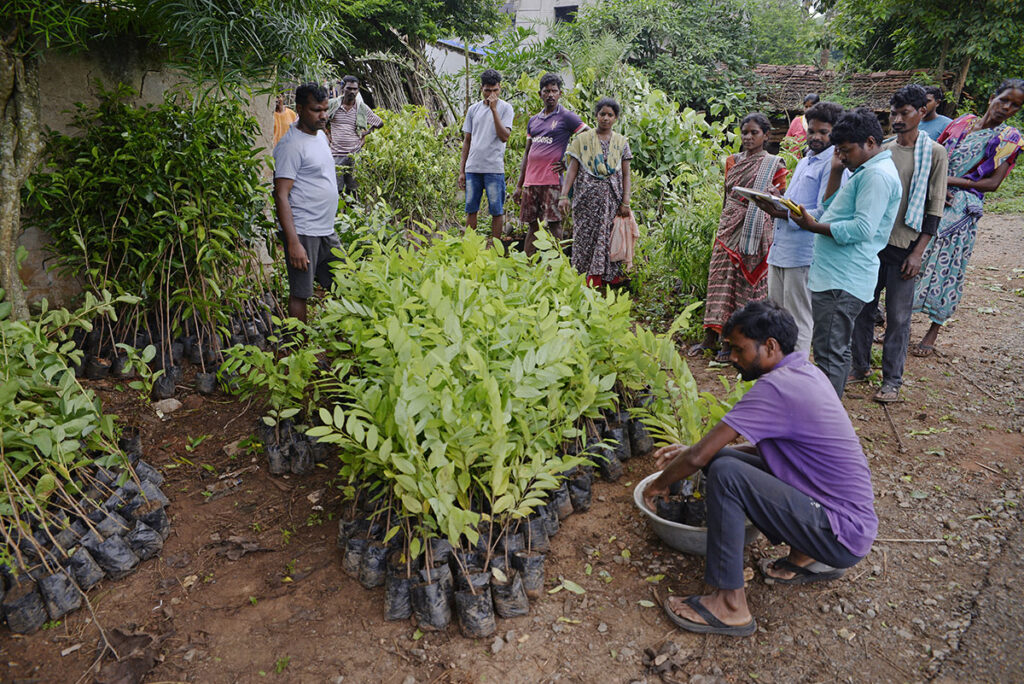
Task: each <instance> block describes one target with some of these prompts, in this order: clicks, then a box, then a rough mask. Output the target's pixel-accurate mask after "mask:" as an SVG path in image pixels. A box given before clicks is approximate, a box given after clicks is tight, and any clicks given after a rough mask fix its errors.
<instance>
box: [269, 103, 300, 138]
mask: <svg viewBox="0 0 1024 684" xmlns="http://www.w3.org/2000/svg"><path fill="white" fill-rule="evenodd" d="M298 118H299V115H298V114H296V113H295V110H294V109H292V108H291V107H285V106H284V100H283V99H281V96H280V95H278V96H277V102H276V103H275V104H274V147H277V141H278V140H280V139H281V136H283V135H284V134H285V133H287V132H288V127H289V126H291V125H292V124H293V123H295V120H296V119H298Z"/></svg>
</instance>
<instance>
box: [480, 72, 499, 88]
mask: <svg viewBox="0 0 1024 684" xmlns="http://www.w3.org/2000/svg"><path fill="white" fill-rule="evenodd" d="M499 83H501V74H499V73H498V72H497V71H496V70H495V69H486V70H485V71H484V73H482V74H480V85H486V86H496V85H498V84H499Z"/></svg>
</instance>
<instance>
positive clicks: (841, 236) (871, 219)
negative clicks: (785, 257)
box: [807, 150, 903, 302]
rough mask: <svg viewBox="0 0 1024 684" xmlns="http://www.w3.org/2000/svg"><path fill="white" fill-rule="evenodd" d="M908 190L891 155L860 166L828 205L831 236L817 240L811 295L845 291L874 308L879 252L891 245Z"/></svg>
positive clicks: (826, 214) (825, 214)
mask: <svg viewBox="0 0 1024 684" xmlns="http://www.w3.org/2000/svg"><path fill="white" fill-rule="evenodd" d="M902 196H903V185H902V184H901V183H900V176H899V172H898V171H896V165H895V164H893V163H892V153H891V152H889V151H888V150H884V151H882V152H879V153H878V154H876V155H875V156H874V157H872V158H871V159H869V160H868V161H866V162H865V163H863V164H861V165H860V166H859V167H858V168H857V169H856V170H855V171H854V172H853V175H852V176H850V181H849V182H848V183H847V184H846V185H844V186H843V187H841V188H840V189H839V190H838V191H837V192H836V193H835V194H833V195H832V196H831V197H829V198H828V199H826V200H825V203H824V205H823V209H824V211H823V212H822V213H821V216H820V218H819V219H818V221H819V222H821V223H826V224H828V225H829V228H830V229H831V232H832V235H831V236H828V235H815V236H814V260H813V262H812V263H811V268H810V271H809V272H808V274H807V286H808V288H809V289H810V290H811V292H825V291H826V290H844V291H846V292H849V293H850V294H852V295H853V296H854V297H856V298H857V299H859V300H861V301H863V302H870V301H871V298H872V297H873V296H874V292H875V281H876V279H877V278H878V252H879V251H881V250H882V248H883V247H885V245H886V243H887V242H888V241H889V233H890V232H891V231H892V224H893V222H894V221H895V220H896V212H897V211H899V208H900V198H901V197H902Z"/></svg>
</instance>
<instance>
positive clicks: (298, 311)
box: [274, 84, 341, 321]
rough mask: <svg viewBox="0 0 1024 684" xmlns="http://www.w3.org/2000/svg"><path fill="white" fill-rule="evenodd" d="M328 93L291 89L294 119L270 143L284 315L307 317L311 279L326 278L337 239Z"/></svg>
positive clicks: (317, 88) (303, 87) (304, 87)
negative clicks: (282, 269) (285, 269)
mask: <svg viewBox="0 0 1024 684" xmlns="http://www.w3.org/2000/svg"><path fill="white" fill-rule="evenodd" d="M327 107H328V104H327V91H326V90H324V88H322V87H320V86H318V85H316V84H306V85H301V86H299V87H298V88H297V89H296V90H295V113H296V114H297V115H298V117H299V118H298V120H297V121H296V122H295V123H294V124H292V126H291V127H290V128H289V129H288V132H287V133H285V134H284V136H283V137H282V138H281V140H280V141H279V142H278V143H277V146H276V147H274V206H275V209H276V211H277V220H278V223H279V224H280V227H281V240H282V242H283V243H284V251H285V260H286V265H287V267H288V315H289V316H294V317H295V318H298V319H299V320H301V321H305V320H306V300H307V299H309V298H310V297H311V296H312V295H313V280H314V279H316V281H317V282H319V283H320V284H321V285H323V286H324V287H327V286H329V285H330V282H331V264H332V262H333V261H334V260H335V257H334V255H333V254H332V253H331V250H332V249H334V248H340V247H341V243H340V242H339V241H338V236H337V234H336V233H335V232H334V217H335V215H336V214H337V213H338V184H337V179H336V178H335V174H334V157H333V156H332V155H331V147H330V144H329V143H328V142H327V136H326V135H325V134H324V127H325V126H326V125H327Z"/></svg>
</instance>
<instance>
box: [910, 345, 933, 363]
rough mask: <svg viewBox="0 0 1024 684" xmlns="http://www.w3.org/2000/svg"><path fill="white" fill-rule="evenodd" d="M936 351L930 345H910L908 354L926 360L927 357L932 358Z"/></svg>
mask: <svg viewBox="0 0 1024 684" xmlns="http://www.w3.org/2000/svg"><path fill="white" fill-rule="evenodd" d="M936 352H937V350H936V349H935V347H933V346H932V345H930V344H921V343H920V342H918V343H917V344H912V345H910V353H911V354H913V355H914V356H917V357H919V358H922V359H927V358H928V357H929V356H933V355H934V354H935V353H936Z"/></svg>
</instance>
